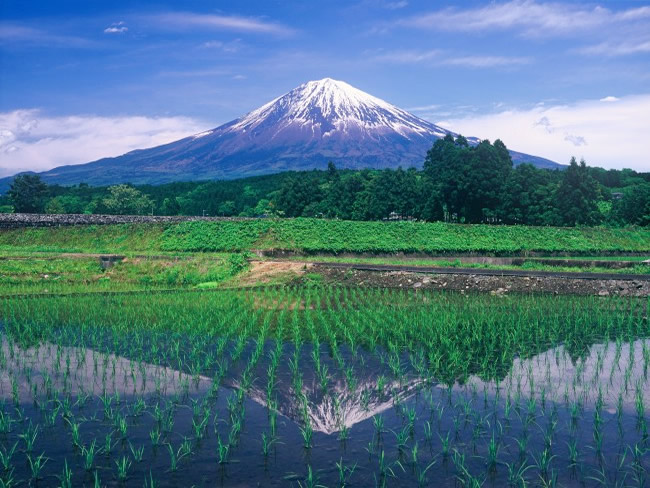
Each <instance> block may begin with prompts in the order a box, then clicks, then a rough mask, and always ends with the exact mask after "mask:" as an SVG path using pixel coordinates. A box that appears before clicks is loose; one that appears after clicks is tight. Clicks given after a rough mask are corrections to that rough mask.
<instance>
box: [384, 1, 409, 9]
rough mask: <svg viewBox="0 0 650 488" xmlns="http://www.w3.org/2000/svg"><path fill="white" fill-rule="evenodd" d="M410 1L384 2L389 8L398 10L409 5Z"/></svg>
mask: <svg viewBox="0 0 650 488" xmlns="http://www.w3.org/2000/svg"><path fill="white" fill-rule="evenodd" d="M408 4H409V3H408V2H407V1H406V0H399V1H397V2H387V3H386V4H384V6H385V7H386V8H387V9H389V10H397V9H400V8H404V7H407V6H408Z"/></svg>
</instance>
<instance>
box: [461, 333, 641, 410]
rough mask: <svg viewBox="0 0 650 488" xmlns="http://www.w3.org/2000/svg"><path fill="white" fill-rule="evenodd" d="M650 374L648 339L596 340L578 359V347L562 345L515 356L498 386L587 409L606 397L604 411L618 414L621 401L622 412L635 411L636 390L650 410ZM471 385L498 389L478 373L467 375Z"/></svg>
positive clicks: (503, 390)
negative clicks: (576, 403) (524, 355)
mask: <svg viewBox="0 0 650 488" xmlns="http://www.w3.org/2000/svg"><path fill="white" fill-rule="evenodd" d="M648 373H650V341H649V340H648V339H638V340H636V341H634V342H632V343H629V342H620V343H618V345H617V343H616V342H608V343H604V344H593V345H591V346H589V347H588V348H587V349H586V350H584V351H583V353H582V354H581V355H580V356H579V357H576V356H575V349H574V348H572V349H570V348H568V347H567V346H564V345H560V346H557V347H552V348H549V349H547V350H546V351H544V352H542V353H540V354H536V355H534V356H532V357H530V358H528V359H523V358H515V359H514V361H513V363H512V367H511V368H510V370H509V372H508V374H507V376H506V377H505V378H504V379H502V380H501V381H500V386H499V388H500V391H501V395H502V396H503V394H504V392H505V391H507V390H508V388H510V391H511V393H512V395H513V396H515V395H520V396H522V397H524V398H530V397H531V396H535V397H536V398H538V399H539V398H541V397H542V395H545V398H546V399H547V400H552V401H558V402H563V403H564V402H566V401H567V400H568V401H569V402H573V401H575V402H578V403H580V404H581V405H583V406H584V407H587V408H593V406H594V405H595V404H596V402H597V401H598V397H599V395H601V397H602V401H603V402H604V408H605V410H607V411H609V412H610V413H614V412H615V411H616V408H618V405H619V402H620V406H621V408H623V410H625V411H633V410H635V409H636V404H635V402H636V401H637V398H636V397H637V392H639V393H640V395H639V399H641V400H642V402H643V404H644V406H645V408H646V409H647V408H650V393H649V392H650V385H649V384H648V379H649V377H650V374H648ZM468 385H469V386H468ZM468 387H469V388H476V389H477V390H478V391H483V389H486V390H487V391H488V392H490V393H492V394H495V393H496V384H495V382H493V381H484V380H482V379H481V378H479V377H478V376H471V377H470V378H469V379H468V381H467V384H466V385H465V386H463V388H468ZM457 389H458V388H457Z"/></svg>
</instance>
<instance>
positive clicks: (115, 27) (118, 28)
mask: <svg viewBox="0 0 650 488" xmlns="http://www.w3.org/2000/svg"><path fill="white" fill-rule="evenodd" d="M128 30H129V28H128V27H127V26H126V24H125V23H124V22H122V21H121V22H114V23H112V24H111V25H109V26H108V27H106V29H104V33H105V34H122V33H124V32H126V31H128Z"/></svg>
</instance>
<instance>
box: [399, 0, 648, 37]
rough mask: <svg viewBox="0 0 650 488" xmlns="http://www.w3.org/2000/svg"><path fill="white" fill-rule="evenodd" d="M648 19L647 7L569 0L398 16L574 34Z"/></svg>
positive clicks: (430, 25) (435, 24)
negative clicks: (624, 7)
mask: <svg viewBox="0 0 650 488" xmlns="http://www.w3.org/2000/svg"><path fill="white" fill-rule="evenodd" d="M648 19H650V7H640V8H632V9H627V10H623V11H620V12H615V11H612V10H610V9H608V8H604V7H600V6H594V7H591V6H586V5H579V4H575V3H569V2H564V3H563V2H538V1H535V0H512V1H509V2H494V3H490V4H488V5H486V6H483V7H470V8H465V9H463V8H444V9H441V10H437V11H433V12H429V13H423V14H420V15H417V16H413V17H409V18H405V19H401V20H400V21H399V22H398V24H400V25H405V26H409V27H419V28H424V29H435V30H448V31H459V32H474V31H488V30H508V29H512V30H518V31H520V32H522V33H523V34H525V35H527V36H530V37H546V36H549V35H575V34H577V33H578V32H584V31H587V30H592V29H597V28H599V27H603V26H608V25H616V24H621V23H629V22H637V21H644V20H648Z"/></svg>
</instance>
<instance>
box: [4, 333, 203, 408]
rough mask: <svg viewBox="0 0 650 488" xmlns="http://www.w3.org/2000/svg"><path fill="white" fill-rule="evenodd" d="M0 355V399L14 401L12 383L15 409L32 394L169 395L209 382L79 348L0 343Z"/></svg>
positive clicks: (199, 389) (193, 389) (166, 369)
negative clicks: (0, 360) (0, 365)
mask: <svg viewBox="0 0 650 488" xmlns="http://www.w3.org/2000/svg"><path fill="white" fill-rule="evenodd" d="M0 352H1V353H2V357H4V358H5V364H4V370H3V372H2V374H0V399H3V400H6V399H10V398H12V397H13V396H14V391H13V388H14V386H13V385H12V379H14V380H15V382H16V383H15V385H16V387H17V393H18V398H19V401H20V402H21V403H24V402H30V401H31V400H32V395H33V393H34V391H35V389H36V391H37V392H40V393H43V392H47V390H51V391H54V390H59V391H66V392H67V393H69V394H72V395H79V394H84V395H103V394H105V393H106V394H108V395H112V394H115V393H117V394H119V395H148V394H153V393H157V394H162V395H173V394H176V393H182V392H184V391H186V390H190V391H203V390H207V389H208V388H209V387H210V385H211V382H212V380H211V379H209V378H205V377H198V378H195V377H193V376H190V375H188V374H187V373H183V372H182V371H178V370H175V369H172V368H169V367H165V366H157V365H154V364H149V363H146V362H143V361H134V360H130V359H128V358H125V357H122V356H118V355H115V354H111V353H103V352H99V351H95V350H93V349H87V348H82V347H72V346H57V345H54V344H51V343H43V344H40V345H36V346H32V347H27V348H21V347H18V346H17V345H16V344H15V343H10V342H8V341H7V340H6V339H5V338H3V339H2V342H1V344H0Z"/></svg>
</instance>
